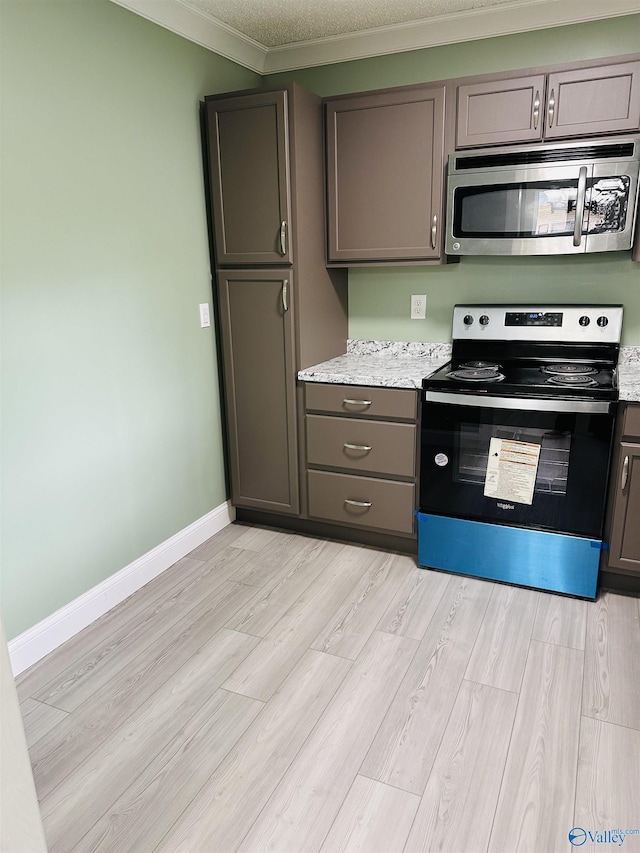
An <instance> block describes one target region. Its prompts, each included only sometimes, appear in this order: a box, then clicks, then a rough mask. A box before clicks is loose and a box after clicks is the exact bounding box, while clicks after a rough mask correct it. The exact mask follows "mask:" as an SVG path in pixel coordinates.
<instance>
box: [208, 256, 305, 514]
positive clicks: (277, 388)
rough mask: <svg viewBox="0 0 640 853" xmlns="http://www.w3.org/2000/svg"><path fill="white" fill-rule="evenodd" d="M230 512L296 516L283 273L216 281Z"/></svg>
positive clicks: (287, 274) (228, 275)
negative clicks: (248, 510)
mask: <svg viewBox="0 0 640 853" xmlns="http://www.w3.org/2000/svg"><path fill="white" fill-rule="evenodd" d="M218 288H219V292H218V296H219V321H220V334H221V336H222V346H223V354H224V371H223V372H224V384H225V397H226V401H227V428H228V441H229V452H230V459H231V500H232V502H233V503H234V504H240V505H242V506H248V507H255V508H259V509H265V510H270V511H272V512H291V513H296V512H298V509H299V499H298V495H299V490H298V459H297V442H296V401H295V387H296V368H295V357H294V331H293V273H292V271H291V270H290V269H285V268H283V269H279V270H278V269H273V270H267V271H265V270H225V271H222V272H219V273H218Z"/></svg>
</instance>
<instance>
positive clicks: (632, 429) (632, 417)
mask: <svg viewBox="0 0 640 853" xmlns="http://www.w3.org/2000/svg"><path fill="white" fill-rule="evenodd" d="M623 432H624V435H632V436H635V437H637V438H640V406H634V405H632V404H628V405H627V406H626V408H625V413H624V429H623Z"/></svg>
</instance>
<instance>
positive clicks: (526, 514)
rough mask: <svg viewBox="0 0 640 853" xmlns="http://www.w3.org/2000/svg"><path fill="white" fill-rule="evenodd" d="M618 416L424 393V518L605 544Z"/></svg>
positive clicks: (591, 407) (547, 403)
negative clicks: (450, 519) (562, 535)
mask: <svg viewBox="0 0 640 853" xmlns="http://www.w3.org/2000/svg"><path fill="white" fill-rule="evenodd" d="M614 410H615V404H610V403H604V402H591V401H567V400H534V399H519V398H512V397H505V398H501V397H490V396H488V395H485V394H455V393H443V392H438V391H426V392H425V394H424V397H423V407H422V427H421V464H420V510H421V512H423V513H431V514H434V515H441V516H450V517H454V518H463V519H469V520H474V521H482V522H490V523H499V524H503V525H510V526H515V527H526V528H534V529H539V530H545V531H553V532H562V533H569V534H573V535H576V536H583V537H588V538H591V539H601V538H602V527H603V517H604V505H605V498H606V490H607V478H608V471H609V459H610V452H611V444H612V435H613V428H614V420H615V414H614Z"/></svg>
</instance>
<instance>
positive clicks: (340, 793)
mask: <svg viewBox="0 0 640 853" xmlns="http://www.w3.org/2000/svg"><path fill="white" fill-rule="evenodd" d="M18 692H19V696H20V700H21V706H22V712H23V718H24V723H25V730H26V733H27V739H28V742H29V750H30V756H31V761H32V766H33V770H34V776H35V781H36V788H37V791H38V798H39V800H40V807H41V811H42V815H43V822H44V827H45V833H46V836H47V842H48V844H49V849H50V851H52V853H55V852H56V851H59V852H60V853H71V851H73V852H74V853H91V851H98V850H100V851H114V853H153V851H163V853H176V852H177V851H185V853H233V851H236V850H237V851H243V853H254V851H278V853H316V851H319V853H334V852H335V853H337V851H360V853H418V852H419V851H443V853H483V851H491V853H515V851H532V853H556V851H568V850H571V849H573V848H572V846H571V845H570V844H569V841H568V833H569V831H570V830H571V829H572V828H573V827H575V826H579V827H583V828H584V829H585V830H586V831H587V832H592V833H596V832H602V831H605V830H613V829H623V830H627V829H628V830H634V829H637V830H638V833H637V834H633V835H629V836H627V837H626V838H625V840H624V849H625V850H629V851H632V853H633V851H635V853H640V808H639V806H640V799H639V796H640V795H639V793H638V792H639V791H640V602H639V601H638V600H637V599H634V598H630V597H625V596H618V595H614V594H612V593H601V594H600V595H599V597H598V600H597V601H596V602H593V603H592V602H585V601H578V600H576V599H570V598H564V597H562V596H555V595H549V594H547V593H542V592H538V591H535V590H524V589H516V588H514V587H509V586H503V585H499V584H493V583H491V582H488V581H482V580H478V579H474V578H466V577H460V576H451V575H447V574H445V573H437V572H430V571H424V570H421V569H418V568H416V566H415V563H414V561H413V560H412V559H411V558H409V557H406V556H403V555H399V554H393V553H383V552H380V551H376V550H373V549H370V548H365V547H360V546H356V545H349V544H342V543H338V542H331V541H324V540H319V539H314V538H311V537H305V536H298V535H296V534H291V533H284V532H280V531H276V530H271V529H265V528H260V527H251V526H246V525H231V526H230V527H227V528H225V530H223V531H222V532H221V533H219V534H218V535H217V536H215V537H213V538H212V539H210V540H209V541H208V542H206V543H204V544H203V545H201V546H200V547H199V548H197V549H195V551H193V552H192V553H191V554H189V555H188V556H187V557H185V558H184V559H183V560H181V561H180V562H179V563H177V564H176V565H175V566H173V567H172V568H171V569H169V570H168V571H166V572H164V573H163V574H162V575H161V576H160V577H158V578H156V580H154V581H152V582H151V583H149V584H148V585H147V586H146V587H144V588H143V589H141V590H139V591H138V592H137V593H135V595H133V596H131V598H129V599H127V601H124V602H122V604H120V605H118V607H116V608H114V609H113V610H112V611H110V612H109V613H107V614H105V616H103V617H102V618H101V619H100V620H98V621H97V622H95V623H93V624H92V625H90V626H89V627H88V628H86V629H85V630H84V631H82V632H81V633H80V634H78V635H76V636H75V637H74V638H72V639H71V640H69V642H67V643H65V645H63V646H61V647H60V648H59V649H56V651H54V652H52V653H51V654H50V655H49V656H48V657H47V658H45V659H44V660H43V661H41V662H40V663H38V664H36V665H35V666H34V667H32V668H31V669H30V670H28V671H27V672H25V673H23V674H22V675H21V676H20V677H19V679H18ZM614 846H615V845H614ZM587 848H589V849H591V848H592V844H591V842H590V841H589V840H588V843H587V844H585V846H584V849H587Z"/></svg>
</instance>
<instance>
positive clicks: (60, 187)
mask: <svg viewBox="0 0 640 853" xmlns="http://www.w3.org/2000/svg"><path fill="white" fill-rule="evenodd" d="M0 6H1V21H0V25H1V30H2V43H1V49H2V66H1V78H2V92H1V95H2V138H1V143H2V148H1V152H2V188H1V203H2V210H1V215H2V220H1V227H2V268H1V272H2V611H3V619H4V622H5V627H6V630H7V635H8V637H9V638H11V637H14V636H16V634H18V633H20V632H21V631H23V630H25V629H26V628H28V627H30V626H32V625H33V624H35V623H36V622H37V621H39V620H40V619H42V618H44V617H46V616H47V615H49V614H51V613H52V612H54V611H55V610H56V609H58V608H59V607H61V606H62V605H64V604H66V603H68V602H69V601H71V600H72V599H73V598H75V597H76V596H78V595H79V594H81V593H83V592H85V591H86V590H88V589H90V588H91V587H92V586H94V585H95V584H97V583H99V582H100V581H102V580H103V579H105V578H106V577H108V576H109V575H111V574H112V573H113V572H115V571H117V570H119V569H120V568H122V567H123V566H125V565H127V564H128V563H129V562H131V561H132V560H134V559H135V558H136V557H138V556H140V555H141V554H143V553H145V552H146V551H148V550H149V549H150V548H152V547H154V546H156V545H158V544H159V543H160V542H162V541H163V540H165V539H166V538H167V537H169V536H171V535H173V534H174V533H176V532H177V531H179V530H181V529H182V528H184V527H185V526H187V525H188V524H190V523H191V522H193V521H195V520H196V519H198V518H200V517H201V516H202V515H204V514H205V513H207V512H208V511H210V510H211V509H213V508H214V507H216V506H218V505H219V504H221V503H222V502H223V501H224V500H225V486H224V475H223V458H222V446H221V429H220V412H219V404H218V381H217V373H216V368H215V341H214V338H213V333H212V330H211V329H206V330H204V329H200V327H199V317H198V303H200V302H207V301H208V302H210V301H211V288H210V280H209V272H210V271H209V255H208V244H207V233H206V220H205V213H204V197H203V181H202V166H201V153H200V137H199V119H198V103H199V100H200V99H201V98H202V97H203V96H204V95H205V94H207V93H211V92H218V91H228V90H231V89H239V88H244V87H249V86H255V85H257V84H259V82H260V80H259V77H258V76H257V75H255V74H253V73H252V72H249V71H247V70H246V69H243V68H240V67H239V66H237V65H235V64H233V63H231V62H228V61H227V60H225V59H222V58H221V57H218V56H216V55H214V54H212V53H211V52H209V51H207V50H204V49H203V48H200V47H198V46H196V45H194V44H191V43H189V42H187V41H186V40H184V39H182V38H180V37H178V36H176V35H174V34H172V33H169V32H168V31H166V30H163V29H161V28H160V27H158V26H155V25H153V24H151V23H149V22H147V21H145V20H143V19H142V18H140V17H138V16H136V15H134V14H132V13H130V12H127V11H126V10H124V9H122V8H121V7H119V6H116V5H114V4H112V3H110V2H107V0H91V2H87V0H44V2H43V0H2V2H1V4H0Z"/></svg>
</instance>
